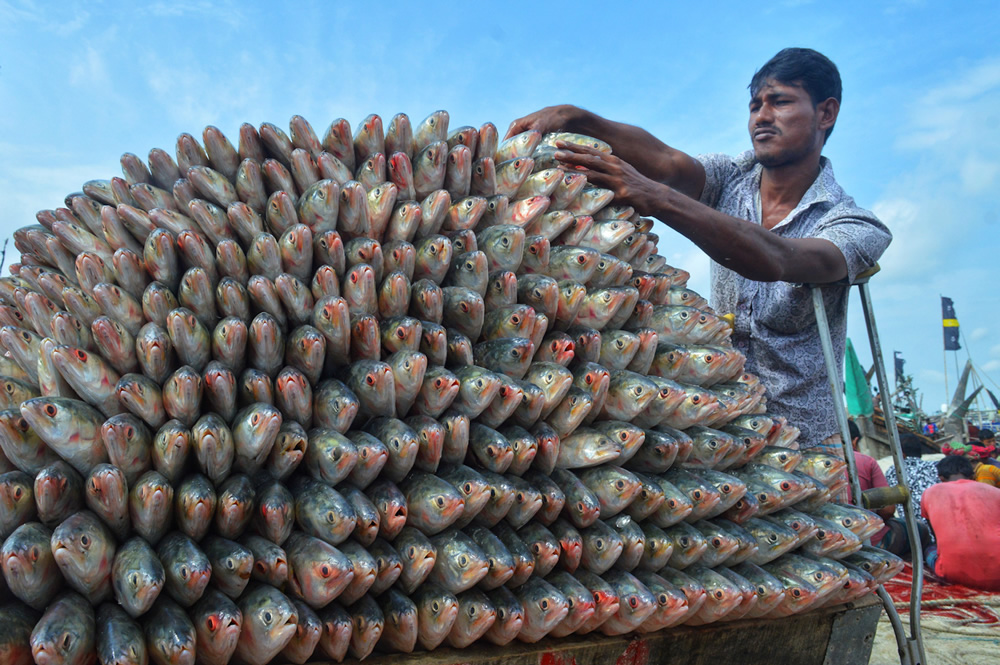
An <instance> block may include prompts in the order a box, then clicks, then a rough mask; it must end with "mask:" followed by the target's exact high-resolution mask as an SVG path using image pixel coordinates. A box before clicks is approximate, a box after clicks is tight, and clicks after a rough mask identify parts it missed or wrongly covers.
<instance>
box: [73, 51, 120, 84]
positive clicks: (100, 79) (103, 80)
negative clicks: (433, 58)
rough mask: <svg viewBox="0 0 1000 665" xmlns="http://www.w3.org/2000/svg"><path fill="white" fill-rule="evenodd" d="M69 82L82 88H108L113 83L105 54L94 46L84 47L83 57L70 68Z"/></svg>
mask: <svg viewBox="0 0 1000 665" xmlns="http://www.w3.org/2000/svg"><path fill="white" fill-rule="evenodd" d="M69 82H70V84H71V85H74V86H78V87H81V88H89V87H96V88H106V87H108V86H110V85H111V79H110V77H109V76H108V69H107V66H106V64H105V62H104V57H103V55H102V54H101V53H100V52H98V50H97V49H96V48H94V47H93V46H87V47H86V48H85V49H83V53H82V54H81V57H80V58H78V59H77V60H76V61H74V63H73V65H72V66H71V67H70V69H69Z"/></svg>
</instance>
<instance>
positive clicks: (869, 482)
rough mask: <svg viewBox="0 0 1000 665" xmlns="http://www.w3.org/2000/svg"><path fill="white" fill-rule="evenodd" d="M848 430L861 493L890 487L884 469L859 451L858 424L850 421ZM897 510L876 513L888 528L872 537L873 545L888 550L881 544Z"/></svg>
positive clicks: (889, 507)
mask: <svg viewBox="0 0 1000 665" xmlns="http://www.w3.org/2000/svg"><path fill="white" fill-rule="evenodd" d="M847 428H848V430H850V433H851V447H852V448H854V463H855V465H856V466H857V469H858V484H859V485H860V486H861V491H862V492H864V491H865V490H870V489H872V488H873V487H888V486H889V481H887V480H886V479H885V474H884V473H882V468H881V467H880V466H879V465H878V462H877V461H875V458H874V457H871V456H869V455H865V454H864V453H862V452H859V451H858V442H859V441H860V440H861V430H860V429H859V428H858V426H857V424H856V423H855V422H854V421H853V420H848V421H847ZM850 494H851V492H850V486H848V496H850ZM851 501H852V502H853V497H852V498H851ZM895 509H896V508H895V506H887V507H885V508H881V509H879V510H876V511H875V512H876V513H878V516H879V517H881V518H882V519H883V520H884V521H885V522H886V526H884V527H882V528H881V529H879V531H878V533H876V534H875V535H874V536H872V545H875V546H876V547H882V548H885V549H888V548H886V546H885V545H882V544H880V543H881V542H882V539H883V538H884V537H885V535H886V534H887V533H888V532H889V526H888V524H889V521H890V520H892V519H893V514H894V512H895ZM904 531H905V527H904ZM904 540H905V538H904ZM904 544H905V543H901V544H900V545H901V546H902V545H904ZM905 549H906V551H907V552H908V551H909V547H908V546H906V547H905ZM890 551H892V550H890ZM892 553H893V554H897V555H900V556H902V553H901V552H895V551H893V552H892Z"/></svg>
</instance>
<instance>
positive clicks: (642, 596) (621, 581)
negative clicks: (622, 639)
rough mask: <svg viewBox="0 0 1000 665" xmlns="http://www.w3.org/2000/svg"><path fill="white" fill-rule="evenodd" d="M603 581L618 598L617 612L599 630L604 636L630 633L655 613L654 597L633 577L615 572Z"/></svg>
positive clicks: (655, 603)
mask: <svg viewBox="0 0 1000 665" xmlns="http://www.w3.org/2000/svg"><path fill="white" fill-rule="evenodd" d="M604 579H605V580H606V581H607V582H608V583H609V584H611V586H612V588H613V589H614V591H615V593H616V595H617V596H618V598H619V606H618V611H617V612H616V613H615V614H614V615H613V616H611V617H610V618H608V620H607V621H605V622H604V623H603V624H601V626H600V628H599V630H600V631H601V632H602V633H604V634H605V635H621V634H624V633H628V632H631V631H633V630H635V629H636V628H638V627H639V626H641V625H642V624H643V622H645V621H646V619H648V618H649V617H650V616H651V615H652V614H653V613H654V612H655V611H656V609H657V599H656V596H655V595H654V594H653V592H652V591H650V590H649V589H648V588H647V587H646V585H644V584H643V583H642V582H640V581H639V580H638V578H636V577H635V576H633V575H631V574H630V573H627V572H625V571H621V570H616V571H612V572H610V573H608V574H606V575H604Z"/></svg>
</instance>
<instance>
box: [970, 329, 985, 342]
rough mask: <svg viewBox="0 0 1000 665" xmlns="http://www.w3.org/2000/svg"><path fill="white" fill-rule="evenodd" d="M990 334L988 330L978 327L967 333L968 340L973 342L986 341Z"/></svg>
mask: <svg viewBox="0 0 1000 665" xmlns="http://www.w3.org/2000/svg"><path fill="white" fill-rule="evenodd" d="M989 334H990V329H989V328H986V327H979V328H976V329H975V330H973V331H972V332H971V333H969V339H970V340H972V341H973V342H978V341H979V340H981V339H986V337H988V336H989Z"/></svg>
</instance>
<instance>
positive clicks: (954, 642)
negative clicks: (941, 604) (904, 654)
mask: <svg viewBox="0 0 1000 665" xmlns="http://www.w3.org/2000/svg"><path fill="white" fill-rule="evenodd" d="M902 619H903V622H904V624H905V625H907V627H908V626H909V619H908V616H907V615H905V614H904V615H902ZM921 619H922V621H921V633H922V635H923V640H924V652H925V654H926V656H927V663H926V665H986V664H989V665H994V664H995V663H998V662H1000V625H997V624H994V625H983V624H977V623H968V624H965V625H962V624H960V623H957V622H955V621H954V620H949V619H944V618H941V617H937V616H928V615H924V616H923V617H922V618H921ZM868 662H869V665H899V656H898V655H897V653H896V638H895V637H894V635H893V632H892V626H891V625H890V624H889V619H888V618H887V617H886V615H885V612H883V613H882V618H881V619H879V623H878V632H877V633H876V634H875V643H874V646H873V647H872V657H871V660H869V661H868Z"/></svg>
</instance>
